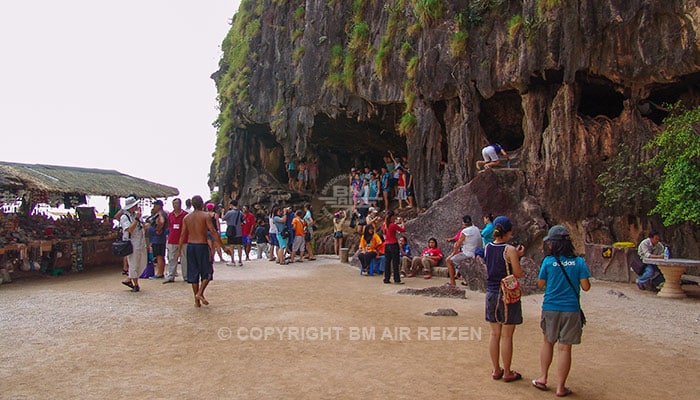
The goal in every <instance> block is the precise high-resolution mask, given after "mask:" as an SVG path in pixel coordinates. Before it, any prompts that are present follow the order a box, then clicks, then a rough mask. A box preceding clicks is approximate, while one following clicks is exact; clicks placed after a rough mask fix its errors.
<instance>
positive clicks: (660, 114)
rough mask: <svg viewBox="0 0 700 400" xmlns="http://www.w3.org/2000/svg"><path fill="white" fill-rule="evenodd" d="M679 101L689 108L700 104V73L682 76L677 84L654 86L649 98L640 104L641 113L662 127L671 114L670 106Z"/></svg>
mask: <svg viewBox="0 0 700 400" xmlns="http://www.w3.org/2000/svg"><path fill="white" fill-rule="evenodd" d="M678 101H681V102H682V103H683V104H684V105H685V106H686V107H688V108H691V107H696V106H697V105H698V104H700V72H698V73H694V74H690V75H685V76H682V77H680V78H679V79H678V81H677V82H673V83H666V84H657V85H653V86H652V87H651V89H650V94H649V97H648V98H646V99H645V100H643V101H641V102H640V103H639V105H638V107H639V112H640V113H641V114H642V116H643V117H645V118H649V119H650V120H651V121H652V122H654V123H655V124H656V125H661V124H662V123H663V120H664V118H666V117H667V116H668V114H669V113H668V105H670V104H675V103H676V102H678Z"/></svg>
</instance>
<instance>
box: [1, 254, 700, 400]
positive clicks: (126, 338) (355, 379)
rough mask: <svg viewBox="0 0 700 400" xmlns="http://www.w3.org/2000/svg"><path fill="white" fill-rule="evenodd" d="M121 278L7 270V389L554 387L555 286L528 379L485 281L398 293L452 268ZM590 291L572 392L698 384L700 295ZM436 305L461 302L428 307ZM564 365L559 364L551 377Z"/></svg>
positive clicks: (268, 267)
mask: <svg viewBox="0 0 700 400" xmlns="http://www.w3.org/2000/svg"><path fill="white" fill-rule="evenodd" d="M121 278H122V277H121V275H120V272H119V268H118V267H111V268H100V269H95V270H92V271H88V272H84V273H82V274H73V275H70V276H66V277H58V278H36V279H29V280H24V281H17V282H14V283H12V284H9V285H3V286H2V287H1V288H0V304H2V307H0V382H1V383H0V398H2V399H38V398H54V399H70V398H99V399H119V398H147V399H194V398H213V399H220V398H231V399H234V398H236V399H238V398H244V399H253V398H255V399H278V398H294V399H307V398H310V399H328V398H335V399H356V398H371V399H379V398H382V399H420V398H436V399H452V398H460V399H464V398H467V399H470V398H473V399H482V398H483V399H491V398H493V399H497V398H504V399H505V398H508V399H513V398H518V399H539V398H554V397H555V396H554V392H553V391H552V390H550V391H549V392H540V391H538V390H536V389H534V388H533V387H531V386H530V380H531V379H532V378H534V377H535V376H536V375H537V374H538V372H539V347H540V343H541V340H542V339H541V333H540V330H539V325H538V321H539V313H540V304H541V301H542V296H541V295H533V296H528V297H526V298H524V301H523V310H524V316H525V323H524V324H523V325H522V326H520V327H518V329H517V330H516V335H515V356H514V362H513V366H514V369H515V370H517V371H519V372H521V373H522V374H523V376H524V378H525V379H524V380H522V381H519V382H514V383H504V382H502V381H493V380H492V379H491V378H490V368H491V367H490V362H489V358H488V352H487V344H488V337H489V328H488V325H487V323H486V322H485V321H484V317H483V303H484V295H483V294H482V293H478V292H469V291H468V292H467V298H466V299H441V298H428V297H420V296H406V295H398V294H396V292H397V290H399V289H401V288H403V287H426V286H431V285H439V284H443V283H444V282H445V281H446V280H445V279H440V278H437V279H435V278H434V279H433V280H431V281H426V280H423V279H418V278H413V279H406V282H407V284H406V285H402V286H397V285H393V284H392V285H384V284H382V281H381V278H379V277H364V276H363V277H361V276H360V275H359V272H358V270H357V269H355V268H353V267H350V266H348V265H346V264H341V263H339V261H338V260H337V259H336V258H335V257H330V256H320V257H319V259H318V260H317V261H314V262H305V263H303V264H292V265H290V266H278V265H276V264H273V263H271V262H268V261H253V262H250V263H248V264H246V266H245V267H243V268H238V267H233V268H232V267H226V266H224V265H223V264H218V263H217V265H216V273H215V281H213V282H212V284H211V285H210V287H209V290H208V291H207V295H208V296H207V297H208V299H209V301H210V302H211V305H209V306H204V307H202V308H199V309H197V308H195V307H194V302H193V299H192V295H191V290H190V287H189V285H186V284H184V283H182V282H181V281H178V282H176V283H174V284H169V285H163V284H161V282H162V281H145V282H143V283H142V292H140V293H131V292H130V291H129V290H128V288H126V287H124V286H122V285H121V284H120V283H119V282H120V280H121ZM619 293H623V294H624V296H619V295H618V294H619ZM583 305H584V309H585V311H586V313H587V316H588V321H589V322H588V326H586V328H585V331H584V337H583V343H582V344H581V345H579V346H575V347H574V364H573V368H572V371H571V375H570V378H569V381H568V385H569V386H571V388H572V389H573V390H574V392H575V395H574V396H573V398H586V399H639V398H648V399H651V398H673V399H674V400H680V399H697V398H698V388H699V387H700V386H699V385H700V383H699V381H698V378H699V377H700V372H699V371H700V346H699V345H700V333H699V331H700V300H699V299H683V300H670V299H662V298H658V297H656V296H654V295H653V294H651V293H642V292H639V291H637V290H636V288H634V287H633V286H632V285H626V284H613V283H607V282H600V281H596V282H594V286H593V288H592V289H591V291H590V292H589V293H585V294H584V295H583ZM437 308H452V309H454V310H456V311H457V312H458V313H459V316H457V317H430V316H425V315H424V313H425V312H428V311H434V310H436V309H437ZM386 328H388V330H386V331H385V329H386ZM453 328H461V330H455V329H453ZM266 329H267V331H266ZM282 329H286V330H284V331H282V332H281V333H280V330H282ZM363 329H364V332H365V337H364V339H363V338H362V331H363ZM372 330H374V337H372V335H371V334H372ZM358 331H359V334H358ZM265 334H267V335H268V336H267V338H265ZM387 334H388V335H387ZM460 334H461V337H460ZM556 380H557V377H556V374H555V373H554V372H552V375H551V377H550V386H554V385H555V383H556Z"/></svg>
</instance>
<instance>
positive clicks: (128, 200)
mask: <svg viewBox="0 0 700 400" xmlns="http://www.w3.org/2000/svg"><path fill="white" fill-rule="evenodd" d="M138 204H139V200H138V199H137V198H136V197H134V196H129V197H127V198H126V201H125V202H124V209H125V210H128V209H130V208H131V207H134V206H136V205H138Z"/></svg>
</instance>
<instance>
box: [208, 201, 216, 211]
mask: <svg viewBox="0 0 700 400" xmlns="http://www.w3.org/2000/svg"><path fill="white" fill-rule="evenodd" d="M206 207H207V211H213V210H214V208H216V206H215V205H214V203H207V205H206Z"/></svg>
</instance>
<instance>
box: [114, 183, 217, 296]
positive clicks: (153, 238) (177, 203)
mask: <svg viewBox="0 0 700 400" xmlns="http://www.w3.org/2000/svg"><path fill="white" fill-rule="evenodd" d="M139 204H140V200H139V199H137V198H136V196H133V195H131V196H129V197H127V198H126V200H125V204H124V208H123V209H122V210H121V211H120V212H119V213H118V214H117V215H116V216H115V217H116V218H118V219H119V225H120V227H121V230H122V240H125V241H126V240H128V241H130V242H131V246H132V249H133V250H132V252H131V254H129V255H127V256H126V263H127V265H128V273H127V274H128V278H127V279H126V280H125V281H123V282H122V283H123V284H124V285H126V286H128V287H130V288H131V290H132V291H133V292H139V291H140V285H139V277H140V276H141V274H142V272H143V269H144V268H145V267H146V265H147V263H148V249H147V247H148V246H150V248H151V252H152V253H153V256H154V258H155V260H156V270H155V271H156V272H155V276H154V277H155V278H156V279H159V278H164V279H165V280H164V281H163V283H170V282H174V281H175V276H176V274H177V273H176V271H177V263H178V260H180V261H181V262H180V264H181V272H182V276H183V280H185V281H186V282H189V283H190V284H192V291H193V294H194V299H195V306H197V307H200V306H201V305H202V304H204V305H208V304H209V302H208V301H207V299H206V298H205V296H204V291H205V289H206V287H207V285H208V284H209V282H210V281H211V280H212V278H213V274H214V266H213V260H214V251H215V249H216V247H215V246H218V247H219V248H223V247H224V246H223V243H222V242H221V236H220V234H219V233H218V231H217V230H216V228H215V225H216V221H217V220H218V216H217V215H216V213H215V212H214V211H213V208H212V207H208V210H205V205H204V201H203V200H202V197H201V196H194V197H193V198H192V199H191V200H190V202H188V206H189V205H191V207H192V210H191V211H190V212H188V211H186V210H183V209H182V201H181V200H180V199H174V200H173V202H172V204H173V211H172V212H171V213H165V212H164V211H163V202H162V201H160V200H157V201H156V202H155V203H154V204H153V210H152V211H151V216H150V217H148V218H147V219H145V220H144V219H143V218H142V215H141V208H140V207H139ZM166 221H167V222H166ZM147 235H148V238H149V241H148V242H147V241H146V236H147ZM212 243H213V245H212ZM166 248H167V250H168V251H167V255H168V269H167V272H165V271H164V269H165V265H164V262H163V267H162V269H161V267H160V261H159V258H160V260H162V258H163V257H164V256H165V254H166ZM225 251H226V252H227V253H229V252H230V251H229V250H228V249H225Z"/></svg>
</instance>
